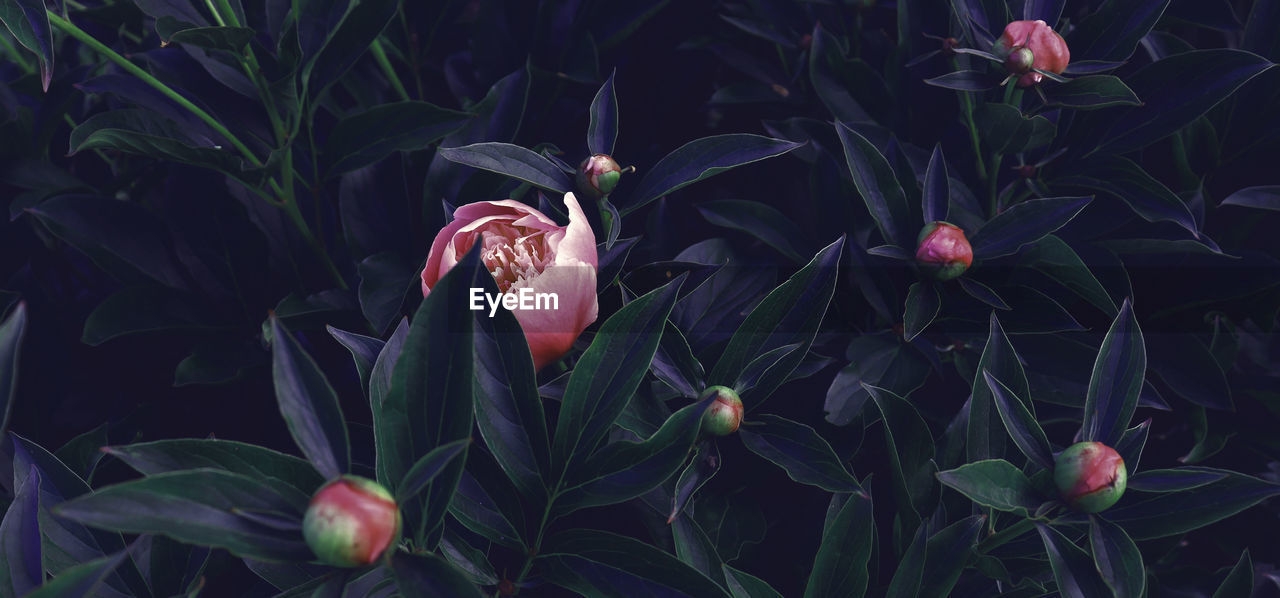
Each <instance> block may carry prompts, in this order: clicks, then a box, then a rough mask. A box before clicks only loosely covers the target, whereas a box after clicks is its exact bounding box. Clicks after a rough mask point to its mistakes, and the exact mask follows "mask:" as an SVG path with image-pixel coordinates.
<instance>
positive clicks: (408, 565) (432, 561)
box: [391, 551, 484, 598]
mask: <svg viewBox="0 0 1280 598" xmlns="http://www.w3.org/2000/svg"><path fill="white" fill-rule="evenodd" d="M391 571H392V574H393V575H394V576H395V580H396V588H397V589H398V590H399V592H400V595H401V596H404V597H405V598H481V596H484V594H482V593H481V592H480V589H479V588H477V587H476V586H475V584H473V583H471V580H469V579H467V576H466V575H465V574H463V573H462V572H461V571H459V570H458V569H455V568H454V567H453V565H450V564H449V562H448V561H446V560H444V559H442V558H440V557H438V556H436V555H434V554H409V553H406V552H399V551H397V552H396V553H395V555H393V556H392V557H391Z"/></svg>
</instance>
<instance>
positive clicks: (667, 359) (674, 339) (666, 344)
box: [649, 320, 707, 398]
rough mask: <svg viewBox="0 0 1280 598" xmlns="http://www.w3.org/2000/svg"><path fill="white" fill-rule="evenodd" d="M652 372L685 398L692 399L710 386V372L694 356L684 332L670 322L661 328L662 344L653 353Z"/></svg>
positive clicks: (650, 367)
mask: <svg viewBox="0 0 1280 598" xmlns="http://www.w3.org/2000/svg"><path fill="white" fill-rule="evenodd" d="M649 369H650V371H652V372H653V375H654V376H655V377H657V378H658V379H659V380H661V381H663V382H664V383H666V385H667V386H670V387H671V388H672V389H673V390H675V391H676V392H679V393H680V394H681V395H682V396H685V397H689V398H693V397H696V396H698V394H699V393H701V392H702V389H704V388H706V387H707V381H706V379H707V373H706V371H705V370H704V369H703V368H702V362H700V361H698V358H697V357H696V356H694V354H693V349H692V348H690V347H689V341H688V340H687V339H685V337H684V333H682V332H680V329H679V328H677V327H676V325H675V324H673V323H672V322H671V321H670V320H668V321H667V323H666V325H665V326H664V327H663V329H662V341H661V342H660V343H659V344H658V351H657V352H656V353H654V356H653V363H652V364H650V365H649Z"/></svg>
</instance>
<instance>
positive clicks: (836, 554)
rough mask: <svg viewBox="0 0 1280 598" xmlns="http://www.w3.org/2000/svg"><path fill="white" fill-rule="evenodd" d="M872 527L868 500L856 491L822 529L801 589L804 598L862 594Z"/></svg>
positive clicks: (850, 597) (867, 573)
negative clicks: (809, 569)
mask: <svg viewBox="0 0 1280 598" xmlns="http://www.w3.org/2000/svg"><path fill="white" fill-rule="evenodd" d="M874 527H875V520H874V518H873V517H872V513H871V497H870V496H867V495H865V494H862V493H860V492H859V493H854V494H852V495H849V497H848V499H847V500H845V503H844V506H842V507H841V508H840V512H839V514H837V515H836V517H835V519H834V520H833V521H832V522H831V524H830V525H828V526H827V527H826V529H825V530H823V534H822V545H821V546H819V547H818V556H816V557H815V558H814V562H813V569H812V570H811V571H810V572H809V581H808V583H806V584H805V587H804V595H805V598H823V597H826V596H844V597H847V598H860V597H861V596H863V595H864V594H865V593H866V591H867V584H868V582H869V580H870V577H871V573H870V571H869V570H868V568H867V565H868V564H869V563H870V561H871V548H872V544H873V540H874V538H873V533H874V530H873V528H874Z"/></svg>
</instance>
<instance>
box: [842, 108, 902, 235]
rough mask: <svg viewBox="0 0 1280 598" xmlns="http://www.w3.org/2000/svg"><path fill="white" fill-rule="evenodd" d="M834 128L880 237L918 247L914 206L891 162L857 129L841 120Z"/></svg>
mask: <svg viewBox="0 0 1280 598" xmlns="http://www.w3.org/2000/svg"><path fill="white" fill-rule="evenodd" d="M835 127H836V135H837V136H838V137H839V138H840V144H841V146H843V147H844V159H845V163H846V164H847V165H848V167H849V173H850V174H851V175H852V176H853V183H854V185H855V186H856V187H857V188H858V194H859V195H861V196H862V200H863V202H865V203H866V205H867V211H868V212H870V213H871V217H872V218H873V219H875V221H876V228H878V229H879V230H880V236H881V237H882V238H883V239H884V240H885V242H886V243H889V244H891V245H897V246H899V247H915V233H916V231H915V230H914V227H913V226H912V225H911V224H910V223H909V221H910V220H911V208H910V207H909V206H908V205H907V197H906V195H905V194H904V193H903V192H902V186H901V185H900V184H899V183H898V179H897V176H896V175H895V174H894V171H893V169H892V168H891V167H890V166H889V161H888V160H886V159H885V157H884V155H883V154H881V153H880V150H877V149H876V147H875V146H874V145H872V143H871V142H870V141H867V138H866V137H863V136H862V135H859V134H858V132H857V131H854V130H853V129H851V128H849V127H848V126H846V125H845V124H844V123H840V122H837V123H836V125H835Z"/></svg>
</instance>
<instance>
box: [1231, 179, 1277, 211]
mask: <svg viewBox="0 0 1280 598" xmlns="http://www.w3.org/2000/svg"><path fill="white" fill-rule="evenodd" d="M1219 205H1223V206H1243V207H1247V208H1259V209H1262V210H1272V211H1277V212H1280V185H1270V186H1262V187H1246V188H1244V189H1241V190H1239V191H1236V192H1235V193H1232V194H1231V195H1230V196H1228V197H1227V198H1226V199H1224V200H1222V203H1221V204H1219Z"/></svg>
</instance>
